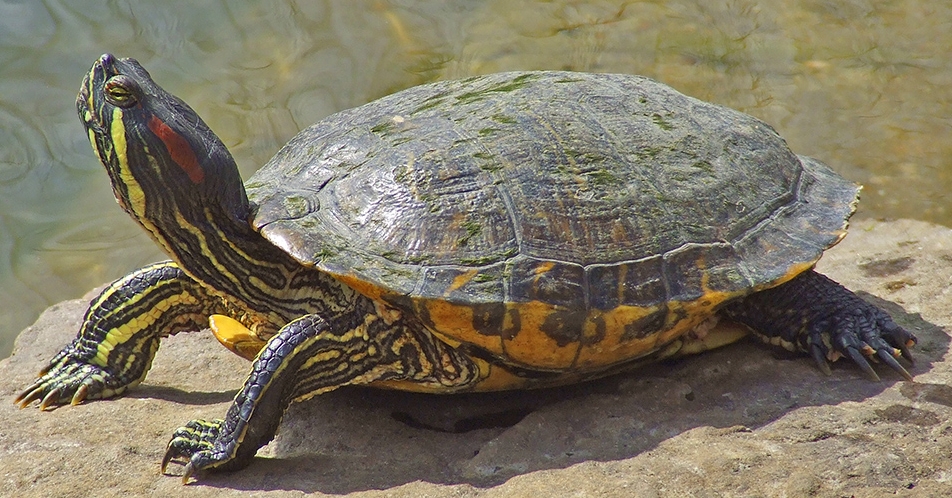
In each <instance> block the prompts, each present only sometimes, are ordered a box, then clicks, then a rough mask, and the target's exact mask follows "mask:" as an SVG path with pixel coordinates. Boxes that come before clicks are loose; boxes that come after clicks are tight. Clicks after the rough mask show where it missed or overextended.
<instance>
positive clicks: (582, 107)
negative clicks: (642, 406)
mask: <svg viewBox="0 0 952 498" xmlns="http://www.w3.org/2000/svg"><path fill="white" fill-rule="evenodd" d="M247 187H248V192H249V197H250V198H251V199H252V201H253V202H255V203H256V204H257V205H258V211H257V214H256V216H255V219H254V221H253V223H254V225H255V227H256V228H257V229H258V230H259V231H260V232H261V233H262V234H263V235H264V236H265V237H267V238H268V239H269V240H270V241H272V242H273V243H274V244H275V245H277V246H279V247H281V248H282V249H284V250H285V251H287V252H288V253H289V254H291V255H292V256H293V257H295V258H296V259H297V260H298V261H300V262H301V263H302V264H305V265H310V266H314V267H316V268H318V269H320V270H322V271H325V272H327V273H330V274H332V275H334V276H336V277H337V278H339V279H340V280H342V281H344V282H345V283H347V284H348V285H351V286H353V287H354V288H355V289H357V290H358V291H360V292H362V293H364V294H366V295H367V296H369V297H371V298H374V299H378V300H382V301H385V302H387V303H389V304H390V305H393V306H396V307H398V308H400V309H402V310H404V311H405V312H410V313H416V314H417V315H418V316H419V317H420V319H421V321H422V323H424V324H425V325H426V326H427V327H428V328H429V329H430V330H431V331H432V332H433V333H435V334H437V335H438V336H439V337H441V338H443V339H444V340H446V341H447V342H450V343H451V344H455V343H459V342H462V343H468V344H473V345H475V346H478V347H479V348H482V349H484V350H486V351H489V352H490V353H491V354H493V355H496V356H497V357H498V358H502V359H504V361H506V362H508V363H511V364H514V365H521V366H525V367H527V368H531V369H543V370H553V371H568V370H574V371H587V370H597V369H600V368H604V367H605V366H607V365H612V364H615V363H619V362H622V361H625V360H628V359H631V358H635V357H638V356H642V355H645V354H648V353H651V352H652V351H655V350H657V349H658V348H660V347H662V346H663V345H664V344H666V343H668V342H670V341H672V340H673V339H675V338H676V337H677V336H679V335H682V334H684V333H685V332H687V331H688V330H690V329H691V328H693V327H694V326H696V325H697V324H698V323H699V322H700V321H702V320H704V319H705V318H707V317H708V316H710V315H711V314H712V313H713V312H714V311H715V310H716V308H717V307H718V305H719V304H721V303H723V302H724V301H725V300H728V299H731V298H735V297H738V296H741V295H745V294H747V293H750V292H752V291H755V290H758V289H761V288H767V287H770V286H774V285H779V284H780V283H782V282H784V281H786V280H788V279H789V278H792V277H793V276H794V275H796V274H797V273H799V272H801V271H804V270H805V269H808V268H810V267H811V266H812V265H813V263H814V262H815V261H816V260H817V259H818V258H819V257H820V254H821V253H822V251H823V250H825V249H826V248H828V247H830V246H831V245H833V244H835V243H836V242H838V241H839V240H840V239H841V238H842V237H843V236H844V235H845V230H846V220H847V219H848V218H849V216H850V215H851V214H852V212H853V210H854V206H855V202H856V199H857V193H858V187H857V186H856V185H854V184H852V183H850V182H848V181H846V180H844V179H843V178H841V177H839V176H838V175H837V174H835V173H834V172H832V171H831V170H830V169H829V168H827V167H826V166H824V165H823V164H821V163H819V162H818V161H815V160H813V159H810V158H806V157H798V156H796V155H795V154H793V153H792V152H791V151H790V150H789V149H788V148H787V146H786V143H785V142H784V140H783V139H782V138H780V137H779V136H778V135H777V133H776V132H775V131H774V130H773V129H772V128H771V127H770V126H768V125H766V124H764V123H763V122H761V121H759V120H757V119H755V118H753V117H751V116H748V115H746V114H743V113H740V112H736V111H733V110H731V109H727V108H724V107H721V106H716V105H712V104H708V103H705V102H702V101H699V100H696V99H694V98H691V97H687V96H685V95H682V94H680V93H678V92H676V91H675V90H673V89H671V88H669V87H667V86H665V85H662V84H660V83H657V82H655V81H652V80H650V79H647V78H643V77H638V76H628V75H615V74H586V73H573V72H513V73H500V74H492V75H487V76H479V77H473V78H469V79H464V80H458V81H444V82H438V83H433V84H428V85H423V86H418V87H414V88H410V89H408V90H405V91H402V92H399V93H396V94H393V95H390V96H388V97H385V98H382V99H380V100H377V101H374V102H371V103H369V104H366V105H364V106H361V107H357V108H355V109H350V110H346V111H343V112H340V113H338V114H335V115H333V116H330V117H328V118H326V119H324V120H323V121H321V122H319V123H317V124H315V125H313V126H311V127H309V128H307V129H306V130H304V131H302V132H301V133H300V134H299V135H297V136H296V137H295V138H294V139H292V140H291V141H290V142H289V143H288V144H287V145H286V146H285V147H284V148H283V149H282V150H281V151H280V152H278V154H277V155H276V156H275V157H274V158H273V159H272V160H271V161H270V162H269V163H268V164H267V165H265V166H264V167H263V168H262V169H261V170H260V171H259V172H258V173H256V174H255V175H254V176H253V177H252V178H251V179H250V180H249V181H248V183H247Z"/></svg>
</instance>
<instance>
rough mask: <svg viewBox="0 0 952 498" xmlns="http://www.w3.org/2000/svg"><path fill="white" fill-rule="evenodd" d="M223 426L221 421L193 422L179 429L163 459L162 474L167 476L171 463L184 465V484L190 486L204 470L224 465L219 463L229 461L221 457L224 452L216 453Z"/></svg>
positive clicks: (173, 435) (173, 434)
mask: <svg viewBox="0 0 952 498" xmlns="http://www.w3.org/2000/svg"><path fill="white" fill-rule="evenodd" d="M223 424H224V421H223V420H221V419H214V420H192V421H191V422H189V423H187V424H185V425H184V426H183V427H180V428H178V429H177V430H176V431H175V432H174V433H172V439H170V440H169V444H168V446H166V450H165V455H164V456H163V457H162V467H161V471H162V473H163V474H167V473H166V469H167V468H168V465H169V463H171V462H175V463H179V464H184V465H185V470H184V474H183V475H182V484H188V483H189V479H191V478H192V477H193V476H194V475H196V474H197V473H199V472H200V471H202V470H203V469H205V468H208V467H213V466H215V465H218V464H220V463H222V462H219V461H218V460H219V458H220V459H222V460H224V461H227V459H225V458H222V457H221V456H222V455H223V453H222V452H220V451H215V442H216V441H218V439H219V434H220V432H221V427H222V425H223ZM216 456H219V458H216Z"/></svg>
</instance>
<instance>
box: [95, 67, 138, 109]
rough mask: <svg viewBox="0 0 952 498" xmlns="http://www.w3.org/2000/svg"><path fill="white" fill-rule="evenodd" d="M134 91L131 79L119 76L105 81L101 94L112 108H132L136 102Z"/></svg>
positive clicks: (133, 83) (134, 85) (133, 82)
mask: <svg viewBox="0 0 952 498" xmlns="http://www.w3.org/2000/svg"><path fill="white" fill-rule="evenodd" d="M136 89H137V86H136V83H135V81H133V80H132V78H130V77H128V76H126V75H124V74H119V75H116V76H113V77H112V78H109V81H106V84H105V85H103V94H104V95H105V97H106V101H107V102H109V103H110V104H112V105H114V106H117V107H132V106H134V105H136V103H137V101H138V99H137V98H136V92H135V90H136Z"/></svg>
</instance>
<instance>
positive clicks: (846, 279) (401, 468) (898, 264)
mask: <svg viewBox="0 0 952 498" xmlns="http://www.w3.org/2000/svg"><path fill="white" fill-rule="evenodd" d="M819 268H820V270H821V271H822V272H824V273H826V274H828V275H830V276H831V277H833V278H834V279H836V280H838V281H840V282H842V283H844V284H845V285H846V286H847V287H850V288H851V289H853V290H855V291H857V292H859V293H860V294H861V295H862V296H863V297H864V298H866V299H869V300H871V301H873V302H875V303H877V304H879V305H881V306H883V307H884V308H885V309H886V310H887V311H889V312H890V313H891V314H892V315H893V316H894V317H895V319H896V321H897V322H898V323H900V324H901V325H903V326H905V327H907V328H909V329H910V330H912V331H913V332H914V333H915V334H916V335H917V336H918V337H919V344H918V345H917V347H916V348H915V349H914V351H913V352H914V354H915V355H916V357H917V360H918V361H917V364H916V366H915V367H914V368H913V369H912V370H911V372H912V374H913V375H914V376H915V382H914V383H908V382H902V381H900V380H899V376H898V375H895V374H893V373H892V372H888V371H886V369H885V368H879V371H880V372H881V374H882V377H883V379H884V380H883V381H882V382H880V383H875V382H870V381H868V380H866V379H865V378H864V377H863V376H862V374H861V373H860V372H859V370H858V369H856V368H854V367H853V366H851V365H849V364H847V363H846V362H843V361H841V362H838V363H837V364H836V365H834V368H833V375H832V376H830V377H824V376H823V375H821V374H820V373H819V372H818V371H817V370H816V369H815V368H814V366H813V365H812V362H811V361H810V360H809V359H808V358H803V357H791V355H788V354H783V353H778V352H776V351H774V350H773V349H771V348H769V347H766V346H762V345H760V344H758V343H756V342H755V341H753V340H748V341H743V342H741V343H739V344H735V345H732V346H728V347H726V348H722V349H719V350H716V351H712V352H709V353H706V354H703V355H700V356H696V357H691V358H686V359H683V360H679V361H677V362H672V363H668V364H663V365H653V366H648V367H645V368H642V369H640V370H636V371H634V372H631V373H627V374H622V375H618V376H615V377H611V378H608V379H603V380H600V381H595V382H590V383H587V384H583V385H579V386H572V387H567V388H561V389H551V390H544V391H534V392H514V393H499V394H488V395H478V396H477V395H464V396H452V397H448V396H427V395H414V394H408V393H396V392H387V391H377V390H371V389H342V390H339V391H336V392H333V393H329V394H327V395H323V396H318V397H316V398H313V399H311V400H309V401H307V402H304V403H300V404H298V405H295V406H293V407H292V409H291V410H290V411H289V413H288V414H287V416H286V417H285V420H284V422H283V424H282V428H281V432H280V433H279V435H278V437H277V438H276V439H275V441H274V442H272V443H271V444H270V445H269V446H268V447H266V448H264V449H263V450H262V451H260V452H259V454H258V455H259V456H258V458H257V460H256V461H255V462H254V463H253V464H252V465H251V467H249V468H248V469H247V470H245V471H242V472H239V473H233V474H214V475H207V476H203V477H202V479H201V480H200V481H199V482H197V483H193V484H192V485H189V486H186V487H184V488H183V487H182V485H181V480H180V479H179V478H178V477H170V476H163V475H160V473H159V462H160V460H161V458H162V453H163V451H164V447H165V443H166V442H167V440H168V438H169V435H170V434H171V431H172V430H173V429H175V428H176V427H178V426H180V425H182V424H183V423H184V422H186V421H188V420H190V419H193V418H202V417H205V418H210V417H220V416H221V415H222V414H223V413H224V412H225V410H226V408H227V406H228V404H229V402H230V400H231V398H232V397H233V396H234V394H235V392H236V390H237V388H238V387H239V386H240V385H241V383H242V381H243V380H244V376H245V374H246V372H247V370H248V368H249V365H248V363H247V362H246V361H244V360H242V359H240V358H238V357H237V356H234V355H232V354H231V353H229V352H228V351H226V350H225V349H223V348H222V347H220V346H219V345H218V344H217V343H216V342H215V340H214V338H212V337H211V335H210V334H208V333H190V334H180V335H178V336H175V337H172V338H169V339H168V340H166V341H164V342H163V346H162V348H161V349H160V350H159V353H158V356H157V357H156V359H155V363H154V366H153V369H152V371H151V372H150V374H149V376H148V377H147V378H146V380H145V381H144V382H143V384H142V385H141V386H139V387H138V388H137V389H135V390H134V391H133V392H131V393H130V394H128V395H126V396H124V397H121V398H118V399H114V400H109V401H98V402H91V403H85V404H82V405H80V406H76V407H64V408H59V409H56V410H53V411H50V412H40V411H39V410H37V409H36V405H35V404H34V405H33V406H31V407H28V408H26V409H23V410H18V409H17V408H16V407H15V406H14V405H13V404H12V403H11V401H12V400H13V398H14V397H15V396H16V395H17V394H18V393H19V392H20V391H21V390H22V389H23V388H24V387H26V386H27V385H28V384H29V383H30V382H31V381H32V379H33V377H34V375H35V374H36V372H37V371H38V370H39V369H40V368H42V367H43V366H45V364H46V362H47V361H48V360H49V358H50V357H51V356H52V355H53V354H54V353H55V352H56V351H57V350H59V349H60V348H61V347H62V346H63V345H64V344H65V343H66V342H68V341H69V340H70V339H71V338H72V337H73V335H74V334H75V330H76V329H77V327H78V324H79V321H80V319H81V317H82V313H83V311H84V309H85V306H86V302H87V301H88V299H87V300H75V301H68V302H64V303H61V304H59V305H56V306H53V307H51V308H50V309H49V310H47V311H46V312H45V313H44V314H43V316H41V317H40V319H39V320H38V321H37V322H36V324H34V325H33V326H31V327H30V328H28V329H27V330H25V331H24V332H23V333H22V334H21V336H20V337H19V339H18V341H17V344H16V347H15V350H14V355H13V356H12V357H10V358H8V359H6V360H3V361H2V362H0V378H2V379H3V383H2V387H0V397H2V398H3V399H4V400H5V401H4V402H2V403H0V417H2V420H3V424H2V425H0V476H2V480H3V482H2V484H0V494H2V495H4V496H6V495H16V496H37V497H46V496H103V497H110V496H117V497H118V496H140V495H157V496H185V497H191V496H267V497H272V496H274V497H278V496H302V495H321V494H330V495H348V496H394V497H400V496H407V497H411V496H413V497H418V496H431V497H437V496H454V497H466V496H481V497H497V496H499V497H501V496H507V497H508V496H646V497H652V496H791V497H792V496H811V495H815V496H850V495H854V496H886V495H888V496H894V495H900V496H950V495H952V482H950V480H952V421H950V419H952V362H950V361H948V360H947V359H946V353H947V351H948V348H949V332H948V331H949V330H952V329H950V325H952V317H950V310H952V290H950V289H949V282H950V281H952V230H949V229H947V228H944V227H939V226H935V225H929V224H926V223H922V222H916V221H907V220H901V221H895V222H878V221H874V220H860V221H855V222H854V223H853V227H852V229H851V231H850V236H849V237H847V238H846V240H845V241H844V242H843V243H842V244H840V246H838V247H836V248H834V249H832V250H830V251H829V252H827V254H826V255H825V256H824V258H823V260H822V261H821V263H820V265H819ZM171 471H172V472H178V473H180V472H181V467H175V466H173V467H172V468H171Z"/></svg>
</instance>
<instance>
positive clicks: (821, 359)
mask: <svg viewBox="0 0 952 498" xmlns="http://www.w3.org/2000/svg"><path fill="white" fill-rule="evenodd" d="M810 356H812V357H813V361H814V362H816V367H817V368H819V369H820V372H823V374H824V375H833V371H832V370H830V363H829V362H828V361H826V355H824V354H823V348H821V347H820V346H818V345H817V344H810Z"/></svg>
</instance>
